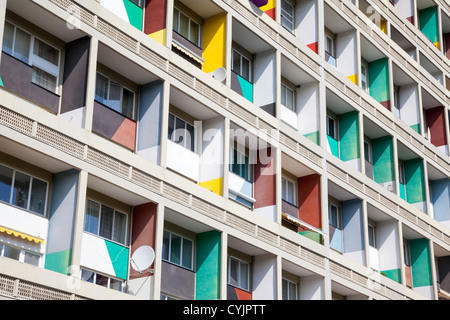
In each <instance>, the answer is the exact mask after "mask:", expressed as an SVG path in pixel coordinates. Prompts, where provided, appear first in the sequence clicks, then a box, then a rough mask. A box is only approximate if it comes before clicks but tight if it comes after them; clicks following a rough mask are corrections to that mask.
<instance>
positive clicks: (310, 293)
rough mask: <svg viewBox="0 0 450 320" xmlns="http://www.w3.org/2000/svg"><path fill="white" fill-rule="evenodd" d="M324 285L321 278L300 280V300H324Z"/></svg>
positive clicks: (314, 277) (303, 278)
mask: <svg viewBox="0 0 450 320" xmlns="http://www.w3.org/2000/svg"><path fill="white" fill-rule="evenodd" d="M324 298H325V297H324V283H323V278H322V277H321V276H309V277H302V278H300V300H323V299H324Z"/></svg>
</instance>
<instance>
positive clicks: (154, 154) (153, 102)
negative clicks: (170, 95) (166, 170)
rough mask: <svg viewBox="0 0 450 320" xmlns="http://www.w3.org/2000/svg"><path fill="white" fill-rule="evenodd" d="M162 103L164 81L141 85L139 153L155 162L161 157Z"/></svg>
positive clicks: (157, 162)
mask: <svg viewBox="0 0 450 320" xmlns="http://www.w3.org/2000/svg"><path fill="white" fill-rule="evenodd" d="M162 103H163V82H162V81H155V82H151V83H148V84H145V85H143V86H141V90H140V99H139V114H138V124H139V125H138V139H137V154H138V155H139V156H141V157H143V158H145V159H146V160H149V161H150V162H152V163H155V164H159V158H160V144H161V111H162Z"/></svg>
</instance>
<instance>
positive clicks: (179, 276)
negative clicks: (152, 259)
mask: <svg viewBox="0 0 450 320" xmlns="http://www.w3.org/2000/svg"><path fill="white" fill-rule="evenodd" d="M161 293H165V294H168V295H171V296H174V297H177V298H179V299H185V300H194V295H195V273H194V272H193V271H191V270H188V269H185V268H181V267H179V266H176V265H174V264H171V263H168V262H166V261H163V262H162V265H161Z"/></svg>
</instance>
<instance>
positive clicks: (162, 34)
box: [149, 29, 166, 46]
mask: <svg viewBox="0 0 450 320" xmlns="http://www.w3.org/2000/svg"><path fill="white" fill-rule="evenodd" d="M149 36H150V38H152V39H154V40H156V41H158V42H159V43H161V44H162V45H163V46H165V45H166V29H161V30H159V31H156V32H153V33H151V34H149Z"/></svg>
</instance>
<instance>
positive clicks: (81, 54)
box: [61, 37, 90, 127]
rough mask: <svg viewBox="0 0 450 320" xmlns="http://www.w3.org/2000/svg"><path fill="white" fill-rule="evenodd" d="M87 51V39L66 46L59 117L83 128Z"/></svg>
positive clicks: (87, 62)
mask: <svg viewBox="0 0 450 320" xmlns="http://www.w3.org/2000/svg"><path fill="white" fill-rule="evenodd" d="M89 49H90V38H89V37H83V38H80V39H77V40H74V41H72V42H69V43H67V44H66V55H65V60H64V75H63V88H62V100H61V115H62V116H63V117H64V118H66V119H67V120H69V121H70V122H72V123H74V124H76V125H78V126H79V127H84V112H85V106H86V90H87V72H88V64H89Z"/></svg>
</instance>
